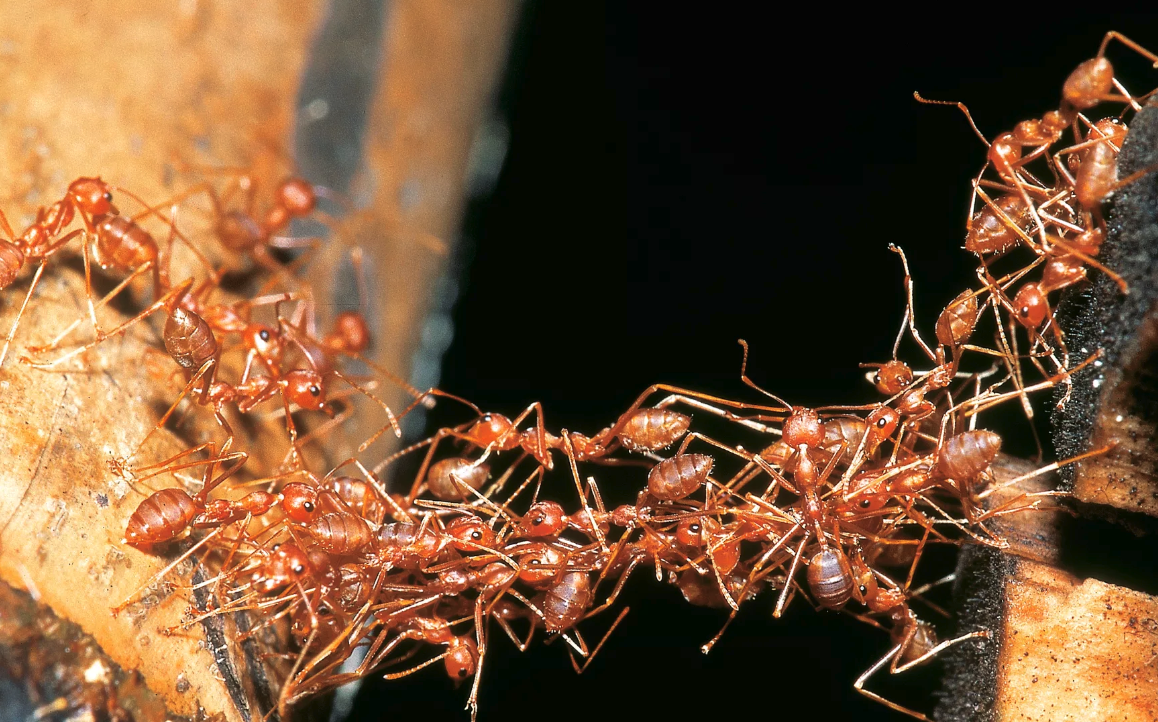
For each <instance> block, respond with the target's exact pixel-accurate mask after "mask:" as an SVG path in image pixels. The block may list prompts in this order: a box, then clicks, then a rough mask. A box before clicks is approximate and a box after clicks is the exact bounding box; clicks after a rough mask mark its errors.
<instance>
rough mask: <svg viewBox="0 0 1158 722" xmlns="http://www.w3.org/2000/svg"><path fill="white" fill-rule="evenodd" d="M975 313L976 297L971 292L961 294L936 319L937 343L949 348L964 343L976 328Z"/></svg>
mask: <svg viewBox="0 0 1158 722" xmlns="http://www.w3.org/2000/svg"><path fill="white" fill-rule="evenodd" d="M977 311H978V309H977V296H976V295H974V294H973V293H972V292H971V291H964V292H962V293H961V295H959V296H957V298H954V299H953V300H952V301H951V302H950V303H949V305H948V306H946V307H945V310H944V311H942V312H941V315H940V316H938V317H937V325H936V328H935V330H936V334H937V341H939V342H940V343H941V345H942V346H947V347H949V348H957V347H958V346H960V345H961V344H963V343H965V341H967V340H968V339H969V337H970V336H972V335H973V329H974V328H976V327H977Z"/></svg>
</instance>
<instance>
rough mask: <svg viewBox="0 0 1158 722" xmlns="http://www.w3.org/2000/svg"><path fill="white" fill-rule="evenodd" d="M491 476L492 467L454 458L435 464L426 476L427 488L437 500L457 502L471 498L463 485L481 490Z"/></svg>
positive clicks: (457, 457)
mask: <svg viewBox="0 0 1158 722" xmlns="http://www.w3.org/2000/svg"><path fill="white" fill-rule="evenodd" d="M488 476H490V467H489V466H487V465H486V464H472V462H471V461H470V460H469V459H464V458H462V457H459V456H453V457H451V458H449V459H443V460H442V461H440V462H438V463H437V464H434V465H433V466H431V467H430V471H429V472H428V473H427V474H426V488H427V489H429V490H430V493H431V495H432V496H434V498H435V499H441V500H442V501H456V500H459V499H462V498H464V497H469V496H470V492H469V491H467V490H466V489H464V488H463V485H464V484H465V485H466V486H469V487H470V488H471V489H480V488H482V485H483V484H485V483H486V480H487V477H488Z"/></svg>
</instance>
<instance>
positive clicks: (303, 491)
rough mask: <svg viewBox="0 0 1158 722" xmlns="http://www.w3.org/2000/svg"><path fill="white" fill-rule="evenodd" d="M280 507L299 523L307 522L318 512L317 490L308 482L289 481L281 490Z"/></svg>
mask: <svg viewBox="0 0 1158 722" xmlns="http://www.w3.org/2000/svg"><path fill="white" fill-rule="evenodd" d="M281 508H282V510H283V511H285V513H286V516H288V517H289V518H290V519H293V520H294V521H296V522H298V523H299V524H308V523H309V522H311V521H313V519H314V516H315V515H316V514H317V513H318V490H317V489H315V488H314V487H312V486H310V485H309V484H303V483H301V482H298V481H293V482H290V483H289V484H286V485H285V488H283V489H282V490H281Z"/></svg>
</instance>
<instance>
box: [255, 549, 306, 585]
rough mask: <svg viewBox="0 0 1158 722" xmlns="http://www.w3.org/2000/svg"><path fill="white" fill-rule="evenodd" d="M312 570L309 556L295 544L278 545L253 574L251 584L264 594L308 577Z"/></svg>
mask: <svg viewBox="0 0 1158 722" xmlns="http://www.w3.org/2000/svg"><path fill="white" fill-rule="evenodd" d="M312 573H313V568H312V566H311V565H310V559H309V556H307V555H306V553H305V552H304V551H302V549H301V547H299V546H297V545H296V544H292V543H287V544H279V545H278V546H276V547H275V548H274V550H273V554H272V555H271V557H270V559H269V561H268V562H266V563H265V564H264V565H263V566H262V567H261V568H259V569H258V570H257V571H255V572H254V573H253V583H254V586H256V587H257V588H258V589H259V590H260V591H262V592H264V593H269V592H272V591H273V590H275V589H278V588H280V587H284V586H286V585H287V584H293V583H294V582H296V581H298V580H300V579H303V578H305V577H308V576H310V575H311V574H312Z"/></svg>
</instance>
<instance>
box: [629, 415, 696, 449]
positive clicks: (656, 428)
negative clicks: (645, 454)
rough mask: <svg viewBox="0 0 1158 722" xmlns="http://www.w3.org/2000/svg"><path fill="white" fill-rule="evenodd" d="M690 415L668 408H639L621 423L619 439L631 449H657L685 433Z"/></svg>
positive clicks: (689, 421) (664, 446)
mask: <svg viewBox="0 0 1158 722" xmlns="http://www.w3.org/2000/svg"><path fill="white" fill-rule="evenodd" d="M691 423H692V420H691V417H689V416H687V415H685V414H681V413H679V412H678V411H671V410H669V409H639V410H638V411H636V412H635V413H634V414H632V415H631V417H630V418H628V419H627V422H626V423H625V424H624V425H623V430H622V431H620V432H619V440H620V442H622V443H623V445H624V446H625V447H626V448H627V449H629V450H631V451H659V450H660V449H663V448H666V447H668V446H670V445H671V444H672V443H673V442H674V441H676V440H677V439H679V438H680V437H682V436H683V435H684V434H685V433H687V430H688V427H689V426H690V425H691Z"/></svg>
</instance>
